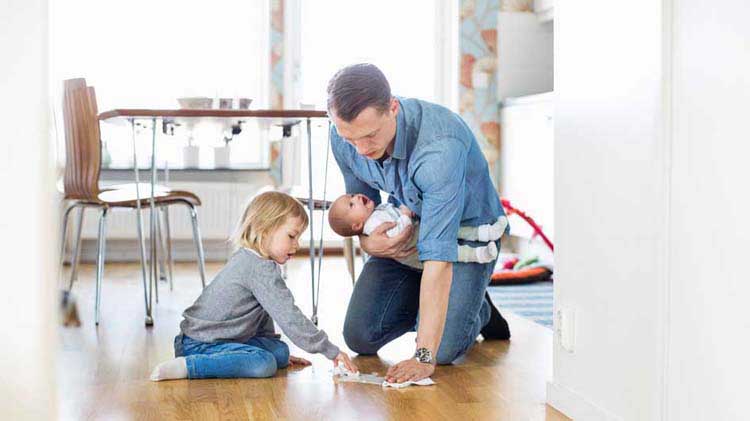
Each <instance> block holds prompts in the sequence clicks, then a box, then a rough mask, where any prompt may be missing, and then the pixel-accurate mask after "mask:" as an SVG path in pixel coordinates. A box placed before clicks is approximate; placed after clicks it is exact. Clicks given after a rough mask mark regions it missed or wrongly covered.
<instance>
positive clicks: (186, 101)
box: [177, 96, 214, 110]
mask: <svg viewBox="0 0 750 421" xmlns="http://www.w3.org/2000/svg"><path fill="white" fill-rule="evenodd" d="M177 102H178V103H179V104H180V108H187V109H193V110H205V109H210V108H211V105H212V104H213V102H214V100H213V98H209V97H206V96H191V97H185V98H177Z"/></svg>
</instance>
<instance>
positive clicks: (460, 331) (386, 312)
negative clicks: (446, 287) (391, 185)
mask: <svg viewBox="0 0 750 421" xmlns="http://www.w3.org/2000/svg"><path fill="white" fill-rule="evenodd" d="M494 267H495V262H494V261H493V262H491V263H487V264H479V263H453V281H452V283H451V289H450V297H449V300H448V311H447V315H446V319H445V329H444V330H443V338H442V341H441V342H440V348H439V349H438V352H437V356H436V360H437V363H438V364H450V363H451V362H453V360H455V359H456V358H458V357H460V356H461V355H463V354H464V353H465V352H466V351H468V349H469V348H470V347H471V345H472V344H473V343H474V341H475V340H476V338H477V336H478V335H479V331H480V330H481V329H482V328H483V327H484V325H486V324H487V322H488V321H489V319H490V307H489V304H488V303H487V302H486V300H485V299H484V293H485V290H486V289H487V285H489V282H490V276H491V275H492V271H493V269H494ZM421 278H422V272H421V271H419V270H416V269H412V268H410V267H408V266H404V265H402V264H400V263H398V262H396V261H394V260H391V259H383V258H378V257H371V258H370V259H369V260H368V261H367V263H366V264H365V266H364V268H363V269H362V273H361V274H360V275H359V278H358V280H357V283H356V284H355V286H354V292H353V293H352V297H351V300H350V301H349V309H348V310H347V312H346V321H345V322H344V340H345V341H346V344H347V346H348V347H349V348H350V349H351V350H352V351H354V352H357V353H358V354H365V355H366V354H375V353H377V352H378V350H379V349H380V348H382V347H383V346H384V345H385V344H387V343H388V342H390V341H392V340H394V339H396V338H398V337H399V336H401V335H403V334H404V333H406V332H408V331H411V330H414V328H415V325H416V323H417V317H418V313H419V287H420V284H421Z"/></svg>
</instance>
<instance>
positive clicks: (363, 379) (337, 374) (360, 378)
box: [333, 364, 435, 389]
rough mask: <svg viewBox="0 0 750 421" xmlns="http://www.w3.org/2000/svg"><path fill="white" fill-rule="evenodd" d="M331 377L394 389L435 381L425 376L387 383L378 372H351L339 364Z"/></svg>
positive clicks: (341, 380) (346, 381)
mask: <svg viewBox="0 0 750 421" xmlns="http://www.w3.org/2000/svg"><path fill="white" fill-rule="evenodd" d="M333 378H334V379H335V380H336V381H337V382H344V383H365V384H377V385H380V386H382V387H391V388H394V389H402V388H404V387H409V386H412V385H415V386H431V385H433V384H435V382H434V381H433V380H432V379H431V378H429V377H427V378H425V379H422V380H419V381H416V382H415V381H407V382H403V383H389V382H387V381H385V377H380V376H378V373H372V374H362V373H360V372H356V373H352V372H351V371H349V370H347V369H346V367H344V366H343V365H341V364H339V366H338V367H335V368H334V369H333Z"/></svg>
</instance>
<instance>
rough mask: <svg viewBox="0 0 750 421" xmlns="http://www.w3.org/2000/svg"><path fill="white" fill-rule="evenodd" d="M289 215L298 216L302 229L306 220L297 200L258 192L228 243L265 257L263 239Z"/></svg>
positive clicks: (304, 227) (276, 193)
mask: <svg viewBox="0 0 750 421" xmlns="http://www.w3.org/2000/svg"><path fill="white" fill-rule="evenodd" d="M289 218H299V219H300V220H301V221H302V230H303V231H304V230H305V229H306V228H307V224H308V223H309V220H308V219H307V212H305V208H304V207H303V206H302V204H301V203H300V202H299V201H298V200H297V199H295V198H293V197H292V196H289V195H288V194H284V193H280V192H275V191H269V192H265V193H261V194H259V195H257V196H255V197H254V198H253V200H252V201H251V202H250V204H249V205H247V207H246V208H245V212H243V214H242V218H241V219H240V221H239V224H237V229H236V231H235V233H234V235H233V236H232V242H233V243H234V246H235V247H237V248H240V247H247V248H249V249H252V250H255V251H257V252H258V253H259V254H260V255H261V256H263V257H265V258H268V253H267V252H266V250H265V248H264V247H263V240H264V239H265V238H268V236H269V235H270V234H271V233H272V232H274V231H276V230H277V229H278V228H279V227H281V226H282V225H284V223H286V221H287V220H288V219H289Z"/></svg>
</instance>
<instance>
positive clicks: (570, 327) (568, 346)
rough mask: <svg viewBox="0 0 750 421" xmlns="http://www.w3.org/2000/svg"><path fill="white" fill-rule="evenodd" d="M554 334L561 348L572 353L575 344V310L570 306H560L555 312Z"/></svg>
mask: <svg viewBox="0 0 750 421" xmlns="http://www.w3.org/2000/svg"><path fill="white" fill-rule="evenodd" d="M555 334H556V335H557V338H558V340H559V343H560V346H561V347H562V349H564V350H566V351H568V352H570V353H572V352H574V351H575V344H576V312H575V310H574V309H572V308H567V307H560V308H558V309H557V311H556V312H555Z"/></svg>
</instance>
